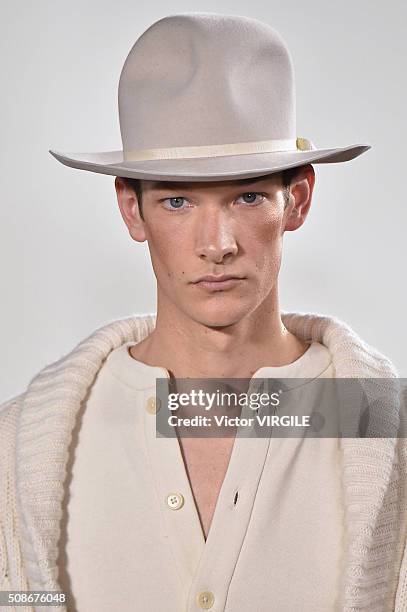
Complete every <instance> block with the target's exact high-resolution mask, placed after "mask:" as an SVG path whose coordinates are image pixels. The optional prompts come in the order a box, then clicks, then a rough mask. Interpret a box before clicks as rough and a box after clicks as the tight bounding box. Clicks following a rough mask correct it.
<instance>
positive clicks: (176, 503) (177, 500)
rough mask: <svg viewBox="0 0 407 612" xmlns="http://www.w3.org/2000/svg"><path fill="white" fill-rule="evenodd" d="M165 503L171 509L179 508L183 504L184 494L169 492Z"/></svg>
mask: <svg viewBox="0 0 407 612" xmlns="http://www.w3.org/2000/svg"><path fill="white" fill-rule="evenodd" d="M167 505H168V507H169V508H171V510H179V509H180V508H182V506H183V505H184V496H183V495H181V493H170V494H169V495H168V496H167Z"/></svg>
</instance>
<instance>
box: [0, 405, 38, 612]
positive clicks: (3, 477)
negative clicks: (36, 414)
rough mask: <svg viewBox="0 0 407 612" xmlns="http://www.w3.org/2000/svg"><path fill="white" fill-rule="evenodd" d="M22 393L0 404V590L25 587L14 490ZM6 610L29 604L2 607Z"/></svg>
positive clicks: (21, 607)
mask: <svg viewBox="0 0 407 612" xmlns="http://www.w3.org/2000/svg"><path fill="white" fill-rule="evenodd" d="M21 398H22V396H17V397H15V398H13V399H11V400H9V401H8V402H6V403H5V404H3V405H2V406H0V591H15V590H20V591H26V590H28V588H29V587H28V582H27V576H26V572H25V568H24V564H23V556H22V552H21V548H20V542H21V534H20V525H19V522H18V515H17V503H16V490H15V438H16V427H17V422H18V412H19V409H20V400H21ZM1 609H2V610H8V611H9V612H11V611H13V612H15V611H16V610H18V611H20V612H23V611H25V612H29V611H30V612H31V610H32V608H31V607H26V606H18V608H15V607H14V606H5V607H2V608H1Z"/></svg>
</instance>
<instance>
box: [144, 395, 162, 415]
mask: <svg viewBox="0 0 407 612" xmlns="http://www.w3.org/2000/svg"><path fill="white" fill-rule="evenodd" d="M160 407H161V400H160V399H158V398H157V397H155V396H154V395H152V396H151V397H149V398H148V400H147V404H146V410H147V412H149V413H150V414H157V412H158V411H159V410H160Z"/></svg>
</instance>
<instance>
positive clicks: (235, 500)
mask: <svg viewBox="0 0 407 612" xmlns="http://www.w3.org/2000/svg"><path fill="white" fill-rule="evenodd" d="M238 497H239V492H238V491H236V493H235V498H234V500H233V505H234V506H236V504H237V498H238Z"/></svg>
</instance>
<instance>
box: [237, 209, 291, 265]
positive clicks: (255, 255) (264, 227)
mask: <svg viewBox="0 0 407 612" xmlns="http://www.w3.org/2000/svg"><path fill="white" fill-rule="evenodd" d="M282 237H283V232H282V214H281V212H280V211H279V210H276V211H271V212H269V213H268V214H267V215H264V217H263V218H262V219H259V220H258V222H257V221H256V223H254V224H248V226H247V227H246V229H245V233H244V245H245V251H246V252H247V254H248V255H249V257H250V259H252V260H253V261H254V262H255V265H256V268H257V269H258V271H259V272H260V271H262V270H263V271H265V272H271V271H272V270H274V269H275V267H276V265H277V266H278V265H279V260H280V255H281V248H282Z"/></svg>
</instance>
